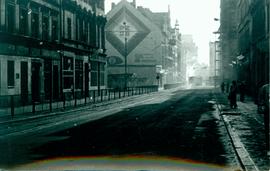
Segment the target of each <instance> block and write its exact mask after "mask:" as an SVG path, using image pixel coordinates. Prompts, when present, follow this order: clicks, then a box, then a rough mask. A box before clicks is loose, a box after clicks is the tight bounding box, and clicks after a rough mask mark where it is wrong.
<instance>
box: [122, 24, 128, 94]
mask: <svg viewBox="0 0 270 171" xmlns="http://www.w3.org/2000/svg"><path fill="white" fill-rule="evenodd" d="M123 25H124V36H125V43H124V46H125V49H124V50H125V52H124V58H125V87H124V88H125V89H127V23H126V22H123Z"/></svg>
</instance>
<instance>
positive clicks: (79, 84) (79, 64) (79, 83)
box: [7, 57, 105, 89]
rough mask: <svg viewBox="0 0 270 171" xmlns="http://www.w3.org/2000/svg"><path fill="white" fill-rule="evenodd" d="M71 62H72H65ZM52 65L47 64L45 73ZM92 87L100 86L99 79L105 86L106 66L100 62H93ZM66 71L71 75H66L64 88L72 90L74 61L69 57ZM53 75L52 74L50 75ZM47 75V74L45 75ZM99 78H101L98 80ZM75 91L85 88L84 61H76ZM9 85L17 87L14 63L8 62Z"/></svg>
mask: <svg viewBox="0 0 270 171" xmlns="http://www.w3.org/2000/svg"><path fill="white" fill-rule="evenodd" d="M65 61H70V62H65ZM50 65H51V63H45V66H44V72H46V71H50V70H51V69H48V67H49V66H50ZM91 68H92V69H91V86H98V79H100V85H101V86H104V85H105V64H103V63H98V62H91ZM98 69H100V76H98ZM64 70H68V71H69V72H70V74H66V75H64V88H65V89H70V88H72V86H73V60H69V58H68V57H66V58H65V60H64ZM49 74H51V73H49ZM45 75H46V74H45ZM98 77H99V78H98ZM75 78H76V79H75V89H82V88H83V61H82V60H76V61H75ZM7 84H8V87H14V86H15V68H14V61H7Z"/></svg>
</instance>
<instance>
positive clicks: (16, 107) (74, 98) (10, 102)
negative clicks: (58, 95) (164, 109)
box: [0, 86, 158, 118]
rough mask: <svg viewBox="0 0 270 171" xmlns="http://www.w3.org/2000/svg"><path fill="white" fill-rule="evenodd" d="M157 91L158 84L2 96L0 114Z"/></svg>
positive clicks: (77, 104) (73, 105)
mask: <svg viewBox="0 0 270 171" xmlns="http://www.w3.org/2000/svg"><path fill="white" fill-rule="evenodd" d="M156 91H158V86H141V87H128V88H126V89H101V90H100V91H98V90H89V93H88V94H85V93H84V92H81V91H77V92H75V93H74V94H73V93H71V92H65V93H64V95H63V98H62V99H47V98H45V95H44V94H41V95H40V98H39V99H38V100H32V95H11V96H0V115H10V116H11V117H12V118H13V117H14V116H15V115H18V114H23V113H33V114H35V113H42V112H43V113H48V112H52V111H57V110H65V109H70V108H74V107H79V106H83V105H87V104H94V103H101V102H105V101H111V100H116V99H121V98H124V97H129V96H134V95H141V94H146V93H151V92H156Z"/></svg>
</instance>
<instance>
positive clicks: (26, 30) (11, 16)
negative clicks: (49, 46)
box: [6, 4, 59, 40]
mask: <svg viewBox="0 0 270 171" xmlns="http://www.w3.org/2000/svg"><path fill="white" fill-rule="evenodd" d="M15 9H16V8H15V5H14V4H7V6H6V30H7V31H8V32H10V33H15V32H16V27H15V26H16V18H17V17H19V20H18V21H19V30H18V31H19V34H21V35H25V36H31V37H34V38H39V26H40V24H41V25H42V29H41V30H42V32H41V35H42V37H41V38H42V39H43V40H49V35H50V32H49V28H51V40H57V39H58V30H59V29H58V16H57V15H55V16H51V26H50V24H49V15H46V14H42V17H41V21H40V18H39V13H38V12H37V11H32V10H30V9H27V8H25V7H23V6H20V7H19V16H16V11H15ZM40 22H41V23H40ZM29 25H30V27H29Z"/></svg>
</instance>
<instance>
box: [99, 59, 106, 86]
mask: <svg viewBox="0 0 270 171" xmlns="http://www.w3.org/2000/svg"><path fill="white" fill-rule="evenodd" d="M100 85H101V86H104V85H105V64H103V63H101V64H100Z"/></svg>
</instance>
